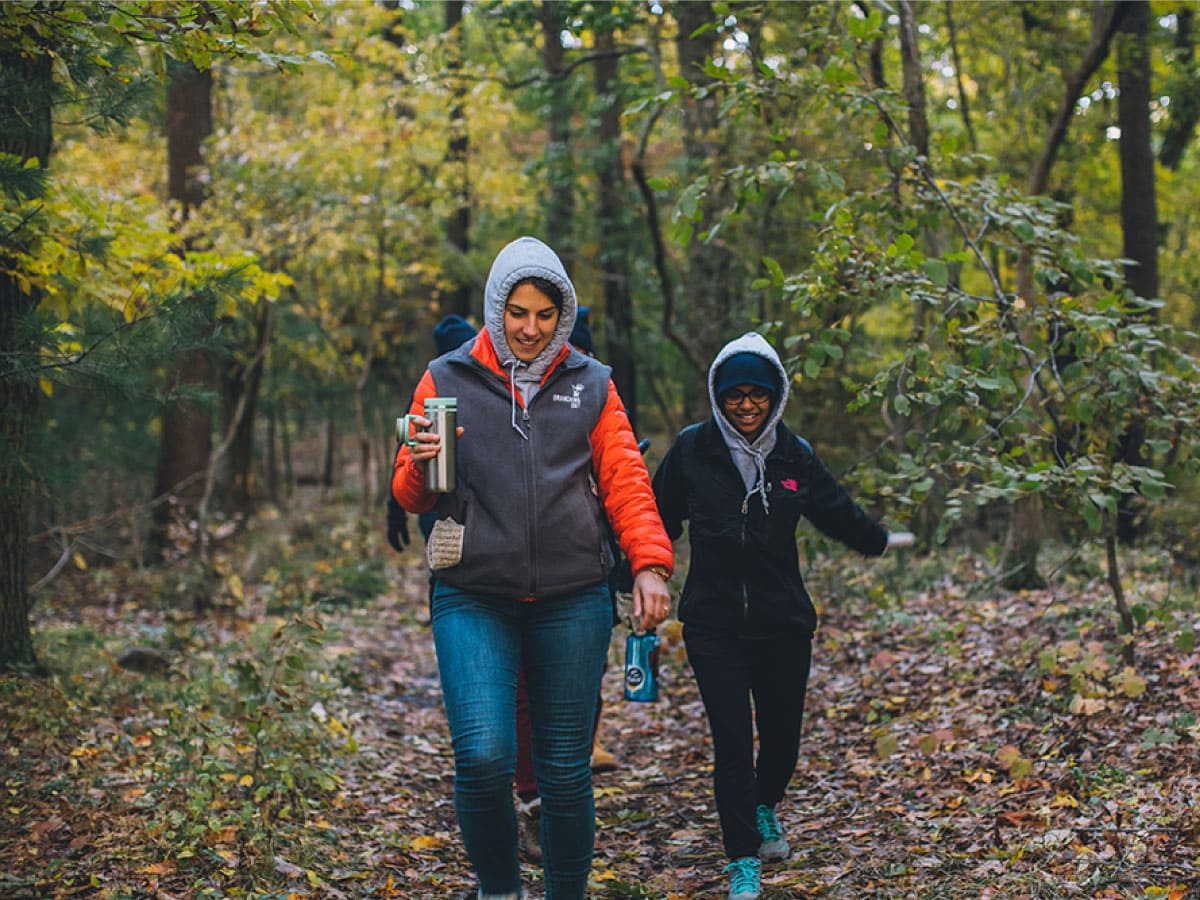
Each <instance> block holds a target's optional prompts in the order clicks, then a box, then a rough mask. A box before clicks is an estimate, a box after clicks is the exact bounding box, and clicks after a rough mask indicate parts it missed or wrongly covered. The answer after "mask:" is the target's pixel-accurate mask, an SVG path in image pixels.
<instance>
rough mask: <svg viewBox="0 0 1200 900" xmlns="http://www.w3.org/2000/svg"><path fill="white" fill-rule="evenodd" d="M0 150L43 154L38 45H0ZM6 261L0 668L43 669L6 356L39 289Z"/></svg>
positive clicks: (45, 72)
mask: <svg viewBox="0 0 1200 900" xmlns="http://www.w3.org/2000/svg"><path fill="white" fill-rule="evenodd" d="M0 77H2V81H0V122H2V123H4V128H3V129H0V151H2V152H4V153H10V154H12V155H13V156H16V157H17V158H18V159H19V160H21V161H22V162H28V161H29V160H36V161H37V163H38V165H39V166H40V167H41V168H42V169H46V168H47V166H48V165H49V162H50V148H51V137H52V134H53V132H52V125H51V119H50V109H51V102H52V93H53V80H52V79H53V76H52V67H51V57H50V56H49V55H47V54H43V53H33V52H31V53H29V54H21V53H8V52H3V53H0ZM13 267H14V261H13V260H12V259H11V258H9V257H8V254H7V253H6V252H5V251H4V249H3V248H2V247H0V360H3V361H4V365H3V369H4V370H5V371H4V374H3V375H0V672H2V671H9V670H23V671H32V672H41V671H43V670H42V668H41V666H40V664H39V663H38V660H37V655H36V653H35V652H34V647H33V636H32V633H31V631H30V628H29V611H30V606H31V602H30V595H29V579H28V575H29V573H28V563H29V518H30V509H31V504H32V502H33V471H34V460H32V459H31V455H30V446H29V440H30V432H31V431H32V430H33V428H34V425H35V423H36V421H37V415H38V383H37V379H36V377H34V376H32V375H30V374H27V373H24V372H19V371H14V370H15V369H16V368H17V367H16V366H14V365H12V363H13V361H15V360H20V359H26V360H36V358H37V353H38V348H37V345H36V343H35V340H34V338H33V337H32V335H33V334H34V329H32V328H30V327H28V325H29V319H30V317H31V316H32V315H33V313H34V311H35V310H36V309H37V305H38V303H39V302H40V300H41V294H40V292H39V291H38V290H37V289H36V288H34V289H32V290H22V288H21V285H20V284H19V282H18V281H17V279H16V278H15V277H14V275H13V274H11V272H12V270H13Z"/></svg>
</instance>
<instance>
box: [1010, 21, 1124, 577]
mask: <svg viewBox="0 0 1200 900" xmlns="http://www.w3.org/2000/svg"><path fill="white" fill-rule="evenodd" d="M1118 7H1119V4H1117V3H1113V2H1105V3H1096V4H1094V5H1093V6H1092V7H1091V13H1092V30H1091V37H1090V39H1089V41H1088V46H1087V48H1086V49H1085V50H1084V53H1083V57H1082V58H1081V59H1080V61H1079V65H1077V66H1076V67H1075V69H1074V70H1073V71H1072V72H1071V73H1070V74H1069V75H1068V76H1067V80H1066V85H1065V90H1064V91H1063V96H1062V99H1061V101H1060V102H1059V105H1058V111H1057V112H1056V113H1055V116H1054V119H1053V120H1052V122H1051V123H1050V130H1049V131H1048V132H1047V134H1046V139H1045V141H1044V142H1043V143H1042V149H1041V152H1040V153H1039V154H1038V158H1037V160H1036V161H1035V162H1034V165H1033V170H1032V172H1031V173H1030V176H1029V183H1028V185H1027V186H1026V190H1027V192H1028V193H1029V194H1030V195H1031V196H1036V195H1038V194H1044V193H1045V192H1046V190H1047V188H1048V186H1049V183H1050V170H1051V169H1052V168H1053V166H1054V160H1055V158H1056V157H1057V156H1058V150H1059V148H1060V147H1061V146H1062V143H1063V141H1064V140H1065V139H1066V136H1067V128H1068V126H1069V125H1070V123H1071V118H1072V116H1073V115H1074V111H1075V107H1076V105H1077V104H1078V103H1079V96H1080V94H1081V93H1082V91H1083V88H1084V85H1086V84H1087V82H1088V79H1089V78H1091V77H1092V75H1093V74H1094V73H1095V72H1096V70H1097V69H1099V68H1100V65H1101V64H1102V63H1103V62H1104V60H1105V59H1107V58H1108V54H1109V48H1110V47H1111V46H1112V37H1113V33H1114V32H1115V31H1116V28H1117V25H1118V24H1119V23H1120V18H1121V12H1122V11H1121V10H1120V9H1119V8H1118ZM1033 292H1034V284H1033V265H1032V260H1031V259H1030V257H1029V255H1028V254H1022V256H1021V258H1020V259H1019V260H1018V261H1017V294H1018V295H1019V296H1022V297H1031V296H1033ZM1042 532H1043V523H1042V503H1041V500H1040V499H1036V500H1035V498H1030V497H1023V498H1020V499H1018V500H1017V501H1016V502H1015V503H1014V504H1013V506H1012V510H1011V511H1010V514H1009V520H1008V533H1007V534H1006V536H1005V539H1004V552H1003V554H1002V555H1001V558H1000V569H1001V571H1003V572H1006V573H1008V574H1007V575H1006V577H1005V579H1004V585H1005V587H1009V588H1010V589H1013V590H1019V589H1022V588H1039V587H1043V586H1044V585H1045V579H1044V578H1042V576H1041V574H1040V573H1039V572H1038V568H1037V566H1038V555H1039V553H1040V552H1041V544H1042Z"/></svg>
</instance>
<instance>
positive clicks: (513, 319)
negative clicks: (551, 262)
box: [504, 281, 559, 362]
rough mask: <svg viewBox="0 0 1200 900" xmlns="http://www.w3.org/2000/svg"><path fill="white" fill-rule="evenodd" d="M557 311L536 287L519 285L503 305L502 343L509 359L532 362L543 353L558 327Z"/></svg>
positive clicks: (525, 284) (552, 303) (524, 283)
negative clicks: (510, 355) (511, 354)
mask: <svg viewBox="0 0 1200 900" xmlns="http://www.w3.org/2000/svg"><path fill="white" fill-rule="evenodd" d="M558 315H559V313H558V307H557V306H555V305H554V301H552V300H551V299H550V298H549V297H547V296H546V295H545V294H544V293H542V291H541V290H539V289H538V288H537V287H536V286H534V285H533V284H531V283H529V282H528V281H523V282H521V283H520V284H518V285H517V286H516V287H515V288H513V292H512V293H511V294H510V295H509V297H508V302H507V303H505V304H504V339H505V340H506V341H508V348H509V349H510V350H512V352H513V356H515V357H516V358H517V359H519V360H521V362H532V361H533V360H534V359H536V358H537V355H538V354H539V353H541V352H542V351H543V350H544V349H546V347H547V345H549V343H550V341H551V339H552V338H553V337H554V329H555V328H557V327H558Z"/></svg>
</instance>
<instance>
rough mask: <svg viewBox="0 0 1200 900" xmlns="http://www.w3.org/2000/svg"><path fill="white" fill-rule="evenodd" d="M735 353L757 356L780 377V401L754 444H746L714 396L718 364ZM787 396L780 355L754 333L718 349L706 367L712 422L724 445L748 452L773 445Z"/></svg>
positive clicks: (776, 402) (784, 373)
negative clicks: (740, 448)
mask: <svg viewBox="0 0 1200 900" xmlns="http://www.w3.org/2000/svg"><path fill="white" fill-rule="evenodd" d="M738 353H753V354H754V355H756V356H761V357H762V358H763V359H765V360H766V361H767V362H768V363H769V364H770V365H771V366H772V367H773V368H774V369H775V371H776V372H777V373H778V374H779V397H778V399H777V400H776V401H775V405H774V406H773V407H772V408H771V414H770V415H769V416H767V421H766V423H765V424H764V425H763V430H762V431H761V432H760V433H759V435H758V437H757V438H756V439H755V441H754V443H753V444H751V443H750V442H749V441H747V440H746V438H745V436H744V435H743V434H742V433H741V432H740V431H738V430H737V429H736V428H734V427H733V424H732V423H731V422H730V421H729V420H728V419H726V418H725V413H724V411H723V410H722V408H721V402H720V398H719V397H718V396H717V370H718V369H719V368H721V364H722V363H723V362H725V360H727V359H729V357H731V356H734V355H735V354H738ZM789 393H790V391H789V390H788V374H787V370H786V369H784V367H783V363H782V362H780V360H779V354H778V353H776V352H775V348H773V347H772V346H771V345H770V344H768V343H767V341H766V338H764V337H763V336H762V335H761V334H759V333H758V332H757V331H748V332H746V333H745V334H743V335H742V336H741V337H739V338H735V339H734V340H732V341H730V342H729V343H728V344H726V345H725V346H724V347H722V348H721V351H720V352H719V353H718V354H717V356H716V358H715V359H714V360H713V361H712V365H711V366H709V367H708V402H709V405H710V406H711V407H712V413H713V418H714V419H716V420H717V427H718V428H720V429H721V435H722V436H723V437H724V438H725V441H726V443H729V442H730V440H731V439H732V440H733V443H735V444H737V443H739V442H740V443H741V444H742V445H744V446H745V447H746V448H747V449H748V450H757V449H760V445H762V444H763V443H764V442H766V441H770V442H771V443H772V445H773V444H774V440H775V426H777V425H778V424H779V420H780V419H782V418H783V408H784V407H785V406H786V405H787V401H788V395H789Z"/></svg>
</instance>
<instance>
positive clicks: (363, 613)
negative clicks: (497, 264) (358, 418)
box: [0, 529, 1200, 900]
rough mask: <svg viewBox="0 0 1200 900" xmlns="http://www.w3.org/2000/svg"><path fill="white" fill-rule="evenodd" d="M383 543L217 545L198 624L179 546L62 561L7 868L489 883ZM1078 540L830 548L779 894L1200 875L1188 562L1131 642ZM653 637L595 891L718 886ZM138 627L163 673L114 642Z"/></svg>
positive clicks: (424, 661)
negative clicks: (89, 566) (1008, 566)
mask: <svg viewBox="0 0 1200 900" xmlns="http://www.w3.org/2000/svg"><path fill="white" fill-rule="evenodd" d="M321 534H322V535H326V536H327V535H328V532H321ZM365 541H366V542H367V543H371V541H373V538H371V537H370V536H366V538H365ZM363 545H364V540H352V539H346V538H345V537H344V536H343V537H339V535H338V534H337V532H336V529H335V530H334V532H333V539H332V540H327V541H326V543H325V544H324V545H322V546H323V547H326V548H332V549H320V550H314V551H313V552H315V553H316V554H317V556H316V557H315V558H314V557H313V556H309V555H305V553H304V552H302V551H299V550H296V549H294V548H292V549H290V550H289V551H288V554H287V555H286V556H285V557H284V561H283V563H282V564H280V565H278V566H274V567H272V568H271V569H269V570H267V571H265V572H263V573H261V574H260V575H259V576H258V577H255V575H254V573H251V572H242V573H241V574H238V572H237V565H236V561H237V560H238V559H242V560H244V559H245V558H246V556H247V555H248V554H245V553H244V548H241V549H235V548H228V549H229V553H230V556H229V558H228V559H229V563H228V565H227V566H226V567H225V569H224V570H223V575H222V587H221V588H220V592H219V593H220V597H221V603H220V604H219V605H218V609H217V610H216V611H215V612H213V613H212V614H211V615H210V616H208V617H207V619H206V620H204V621H203V622H199V623H197V622H195V621H193V620H192V618H191V616H190V614H183V613H179V612H177V611H173V610H172V608H171V605H170V603H169V602H167V601H165V600H164V599H163V596H164V594H165V593H168V592H167V587H166V585H165V583H164V582H163V580H162V576H161V575H155V574H153V573H151V574H146V573H142V574H138V573H135V572H127V573H110V574H109V576H107V577H106V578H105V579H103V580H101V581H99V582H97V581H94V580H88V579H91V578H92V576H91V575H90V574H89V575H87V576H86V578H85V577H84V574H83V573H80V574H79V575H78V576H76V577H75V578H74V580H73V581H70V582H67V581H61V582H59V583H57V584H56V587H58V589H59V592H58V594H57V595H56V597H55V598H54V599H53V600H52V601H51V602H48V603H45V604H43V606H42V607H41V608H40V609H39V611H38V613H37V615H36V627H37V633H38V636H39V641H41V644H40V646H41V647H42V654H43V657H44V658H45V661H46V662H47V663H49V664H50V665H51V667H52V668H53V669H54V670H55V671H56V672H57V673H59V674H58V675H57V676H56V677H55V678H53V679H49V680H32V681H22V680H18V679H15V678H5V679H4V680H3V681H0V706H2V707H3V709H2V713H3V715H2V717H0V721H2V722H3V724H2V725H0V729H2V732H3V739H4V741H3V747H4V750H3V763H2V764H0V778H2V784H3V790H4V805H3V808H2V809H0V896H3V897H13V898H20V897H30V898H42V897H103V898H117V897H159V898H171V897H281V898H284V897H297V898H299V897H332V898H337V897H363V898H368V897H403V898H437V897H455V896H457V895H458V893H459V892H461V891H462V890H464V889H467V888H469V887H470V886H471V877H470V870H469V866H468V863H467V860H466V858H465V855H464V853H463V852H462V849H461V845H460V842H459V840H458V833H457V827H456V825H455V820H454V806H453V760H452V754H451V750H450V744H449V737H448V734H447V730H446V726H445V719H444V716H443V712H442V707H441V698H440V694H439V687H438V679H437V668H436V662H435V659H434V656H433V651H432V641H431V636H430V633H429V629H428V613H427V606H426V604H427V599H426V590H427V586H426V579H425V573H424V570H423V568H422V566H421V561H420V554H419V552H414V549H413V548H410V550H409V551H408V552H407V553H406V554H404V555H402V556H394V555H392V556H386V555H385V554H390V553H391V551H390V550H387V549H386V547H382V546H374V545H372V549H371V550H370V552H367V551H360V549H359V548H361V547H362V546H363ZM364 553H365V554H366V555H365V556H363V555H362V554H364ZM364 559H366V560H367V561H368V562H370V561H372V560H373V561H374V563H372V564H370V565H367V567H366V568H363V565H364V563H363V560H364ZM372 566H373V568H372ZM1079 568H1080V571H1078V572H1077V573H1076V574H1070V575H1067V574H1062V573H1060V574H1059V575H1058V577H1057V578H1056V579H1055V585H1054V587H1053V588H1052V589H1051V590H1048V591H1043V592H1032V593H1020V594H1008V593H1005V592H1002V591H1000V590H999V589H997V588H993V587H990V586H989V585H990V580H989V578H988V575H987V572H986V570H985V567H984V566H983V564H982V563H980V562H979V561H977V560H974V559H972V558H969V557H966V556H963V557H960V558H951V557H947V558H946V559H943V560H939V561H922V562H921V563H920V565H919V566H918V564H917V563H916V561H914V560H911V559H910V560H908V561H907V563H906V562H903V561H900V560H888V561H885V562H882V563H860V562H858V561H856V560H854V559H852V558H850V557H837V558H834V559H823V560H821V561H820V563H819V565H818V566H817V567H816V569H815V571H814V572H813V573H812V574H811V575H810V581H811V582H812V585H813V588H814V594H815V595H816V596H819V597H822V598H823V601H824V609H823V611H822V612H823V626H822V629H821V631H820V633H819V636H818V640H817V649H816V652H815V663H814V670H813V676H812V681H811V687H810V693H809V704H808V712H807V717H806V726H805V733H804V739H803V744H802V749H801V760H800V765H799V768H798V770H797V772H796V775H795V778H794V779H793V782H792V787H791V790H790V792H789V795H788V797H787V799H786V800H785V802H784V803H783V804H782V805H781V806H780V808H779V817H780V820H781V823H782V824H783V826H784V828H785V830H786V831H787V834H788V837H789V841H790V843H791V845H792V854H791V857H790V858H789V859H788V860H787V861H785V862H784V863H778V864H770V865H768V866H766V867H765V869H764V877H763V883H764V894H763V896H764V898H765V900H773V898H774V900H778V898H790V897H807V896H822V897H845V898H851V897H854V898H858V897H915V898H935V897H945V898H1015V897H1029V898H1050V897H1098V898H1107V897H1122V898H1124V897H1166V898H1172V900H1180V898H1185V897H1193V898H1194V897H1200V859H1198V857H1200V753H1198V752H1197V749H1198V748H1197V742H1198V740H1200V724H1198V722H1200V678H1198V673H1200V655H1198V654H1197V653H1196V651H1195V649H1194V648H1193V647H1192V646H1191V644H1190V641H1189V640H1187V639H1186V637H1187V634H1188V633H1189V632H1191V633H1194V630H1195V629H1196V627H1197V626H1198V625H1200V612H1198V611H1197V606H1196V598H1195V595H1194V591H1193V592H1192V593H1191V594H1190V595H1189V594H1186V593H1185V594H1181V592H1180V589H1179V586H1178V585H1175V586H1174V587H1173V588H1172V587H1171V586H1170V585H1169V584H1167V583H1165V582H1163V581H1161V580H1154V579H1151V578H1150V577H1149V576H1148V573H1149V572H1150V571H1153V570H1154V566H1153V565H1147V567H1146V571H1144V572H1142V573H1141V574H1140V575H1139V576H1138V583H1137V585H1136V586H1135V588H1134V591H1135V592H1136V593H1137V595H1138V597H1139V598H1140V600H1139V602H1141V603H1143V604H1145V605H1146V606H1147V608H1150V609H1152V610H1159V609H1162V608H1165V607H1166V606H1170V607H1171V608H1172V609H1173V611H1174V612H1173V615H1172V617H1170V619H1169V620H1168V619H1165V618H1163V617H1156V616H1149V617H1148V618H1147V621H1146V623H1145V626H1144V627H1143V629H1142V630H1141V631H1140V632H1139V634H1138V635H1137V637H1136V644H1135V645H1136V649H1137V657H1138V658H1137V666H1136V668H1135V669H1128V668H1126V667H1125V666H1124V665H1123V663H1121V662H1120V658H1119V654H1118V652H1117V649H1118V645H1117V643H1116V635H1115V634H1114V632H1113V629H1112V627H1111V626H1110V624H1109V623H1110V622H1111V619H1112V616H1111V615H1110V613H1109V601H1108V599H1107V598H1108V595H1107V593H1106V592H1105V589H1104V586H1103V581H1102V578H1100V576H1099V573H1097V572H1094V571H1088V570H1086V569H1085V568H1084V567H1079ZM372 572H373V573H374V575H372ZM286 573H290V574H286ZM347 584H354V585H357V588H356V590H357V593H348V592H347V591H346V589H345V587H344V586H345V585H347ZM376 589H381V590H379V592H378V593H372V591H375V590H376ZM297 610H300V611H301V612H300V614H299V615H297V614H296V613H297ZM298 623H299V624H298ZM1164 623H1168V624H1164ZM268 626H269V627H268ZM289 629H290V630H289ZM662 636H663V652H662V672H661V674H662V699H661V700H660V701H659V702H658V703H655V704H637V703H628V702H626V701H625V700H624V699H623V698H622V697H621V685H620V677H619V655H620V647H621V643H622V641H623V637H624V632H623V630H622V629H619V628H618V629H617V630H616V631H615V632H614V639H613V645H612V654H611V664H610V667H609V672H608V674H607V675H606V677H605V681H604V698H605V706H604V714H603V719H602V725H601V739H602V742H603V743H604V745H605V746H606V747H608V748H609V749H611V750H613V751H614V752H615V753H616V755H617V757H618V759H619V760H620V763H621V765H620V768H619V769H618V770H617V771H615V772H612V773H606V774H602V775H598V776H597V777H596V782H595V785H596V807H597V820H598V828H597V852H596V859H595V865H594V869H593V883H594V888H593V891H592V896H595V897H601V898H617V897H653V898H676V900H681V898H696V900H700V898H723V897H724V896H725V890H726V883H725V880H724V879H723V877H722V876H721V875H720V869H721V867H722V866H723V865H724V863H725V860H724V859H723V857H722V854H721V851H720V846H721V842H720V834H719V830H718V827H717V819H716V811H715V806H714V803H713V800H712V790H711V764H710V751H709V744H708V739H707V729H706V725H705V721H704V716H703V710H702V708H701V705H700V702H699V698H698V695H697V691H696V688H695V685H694V683H693V681H692V679H691V677H690V675H689V673H688V670H687V666H686V661H685V659H684V653H683V646H682V641H681V638H680V635H679V628H678V625H677V624H675V625H672V626H669V627H667V628H666V629H664V632H663V635H662ZM289 642H290V643H289ZM135 644H137V645H146V644H151V645H154V646H157V647H158V648H159V649H160V650H162V651H163V652H164V653H165V654H166V655H167V656H168V658H170V659H171V669H170V671H169V672H168V673H166V674H164V675H157V676H156V675H144V676H143V675H138V674H134V673H131V672H127V671H123V670H121V669H119V668H118V667H116V666H115V664H114V662H113V660H114V659H115V658H116V656H117V655H118V654H119V653H120V652H121V650H123V649H125V648H127V647H129V646H131V645H135ZM306 654H307V655H306ZM289 673H290V675H289ZM201 685H203V686H204V689H203V690H201V688H200V686H201ZM222 686H224V687H222ZM523 869H524V873H525V877H526V881H527V883H528V884H529V886H530V887H531V896H532V897H534V898H539V897H541V896H542V889H541V888H542V886H541V881H540V876H541V870H540V869H539V868H537V867H533V866H524V867H523Z"/></svg>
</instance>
